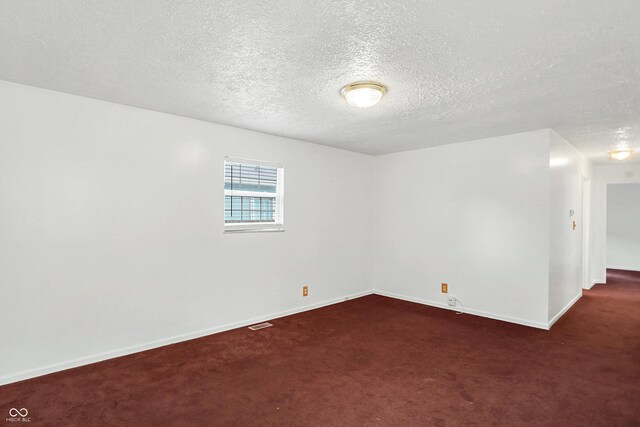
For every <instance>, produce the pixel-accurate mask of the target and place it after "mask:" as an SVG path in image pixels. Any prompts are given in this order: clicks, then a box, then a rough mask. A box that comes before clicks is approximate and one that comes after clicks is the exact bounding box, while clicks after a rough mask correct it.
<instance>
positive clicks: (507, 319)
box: [373, 289, 549, 329]
mask: <svg viewBox="0 0 640 427" xmlns="http://www.w3.org/2000/svg"><path fill="white" fill-rule="evenodd" d="M373 293H374V294H376V295H382V296H385V297H389V298H396V299H401V300H404V301H410V302H415V303H418V304H423V305H429V306H431V307H437V308H444V309H446V310H452V311H461V312H464V313H465V314H473V315H475V316H481V317H487V318H489V319H494V320H502V321H504V322H509V323H516V324H518V325H523V326H530V327H532V328H538V329H549V324H548V323H544V322H536V321H532V320H526V319H520V318H517V317H510V316H503V315H501V314H495V313H487V312H484V311H480V310H474V309H469V308H461V307H451V306H449V305H447V304H445V303H442V302H438V301H431V300H426V299H422V298H415V297H410V296H407V295H400V294H396V293H393V292H387V291H381V290H379V289H374V290H373Z"/></svg>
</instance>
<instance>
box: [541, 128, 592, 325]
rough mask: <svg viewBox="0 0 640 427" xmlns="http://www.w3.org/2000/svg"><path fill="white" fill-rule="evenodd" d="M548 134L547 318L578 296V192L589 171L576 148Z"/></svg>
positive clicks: (579, 239) (580, 283) (580, 230)
mask: <svg viewBox="0 0 640 427" xmlns="http://www.w3.org/2000/svg"><path fill="white" fill-rule="evenodd" d="M550 136H551V140H550V143H551V145H550V161H549V164H550V171H551V173H550V181H549V184H550V186H549V188H550V192H549V197H550V199H549V200H550V204H549V215H550V216H549V244H550V246H549V320H552V319H554V318H555V317H556V316H558V315H559V314H560V313H561V312H562V311H563V309H565V308H568V306H570V305H571V304H572V303H574V302H575V301H576V300H577V299H578V298H579V297H580V296H581V295H582V281H581V274H582V272H581V266H582V231H583V226H584V224H583V213H582V203H581V199H582V195H581V192H582V178H583V177H586V176H588V174H589V173H590V171H589V170H588V162H587V160H586V159H585V157H584V156H583V155H582V154H581V153H580V152H579V151H578V150H576V149H575V148H574V147H573V146H572V145H571V144H569V143H568V142H567V141H565V140H564V139H562V138H561V137H560V136H559V135H558V134H556V133H555V132H550ZM571 211H573V216H572V215H571ZM573 221H575V222H576V229H575V230H574V229H573Z"/></svg>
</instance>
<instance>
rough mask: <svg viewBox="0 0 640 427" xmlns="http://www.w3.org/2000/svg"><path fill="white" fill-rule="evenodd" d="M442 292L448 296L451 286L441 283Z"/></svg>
mask: <svg viewBox="0 0 640 427" xmlns="http://www.w3.org/2000/svg"><path fill="white" fill-rule="evenodd" d="M440 292H442V293H443V294H446V293H447V292H449V285H448V284H447V283H441V284H440Z"/></svg>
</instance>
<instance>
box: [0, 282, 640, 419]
mask: <svg viewBox="0 0 640 427" xmlns="http://www.w3.org/2000/svg"><path fill="white" fill-rule="evenodd" d="M608 282H609V284H607V285H606V286H605V285H596V286H595V287H594V288H593V289H592V290H590V291H585V293H584V297H583V298H582V299H581V300H580V301H578V303H577V304H576V305H575V306H574V307H573V308H572V309H571V310H570V311H569V312H568V313H567V314H566V315H565V316H564V317H563V318H562V319H560V320H559V321H558V323H556V325H555V326H554V327H553V328H552V330H551V331H549V332H547V331H542V330H536V329H532V328H527V327H524V326H517V325H513V324H509V323H504V322H499V321H494V320H489V319H484V318H480V317H474V316H469V315H456V314H455V313H453V312H451V311H446V310H441V309H437V308H430V307H426V306H422V305H418V304H412V303H409V302H403V301H397V300H393V299H389V298H384V297H380V296H368V297H364V298H360V299H357V300H353V301H349V302H346V303H343V304H337V305H334V306H331V307H327V308H322V309H318V310H314V311H310V312H306V313H302V314H298V315H295V316H290V317H286V318H283V319H278V320H275V321H273V323H274V325H275V326H274V327H272V328H268V329H263V330H260V331H256V332H252V331H249V330H248V329H246V328H243V329H238V330H234V331H230V332H226V333H221V334H217V335H213V336H209V337H206V338H201V339H197V340H193V341H189V342H185V343H181V344H176V345H172V346H168V347H163V348H160V349H156V350H152V351H146V352H143V353H138V354H135V355H131V356H127V357H121V358H118V359H113V360H109V361H106V362H102V363H97V364H93V365H89V366H85V367H81V368H77V369H73V370H68V371H64V372H60V373H56V374H52V375H48V376H45V377H40V378H36V379H33V380H29V381H23V382H20V383H16V384H11V385H8V386H4V387H0V410H1V411H2V412H3V413H4V416H2V417H1V418H0V422H2V421H4V418H5V417H6V416H7V411H8V410H9V408H12V407H17V408H22V407H25V408H28V410H29V416H31V417H32V418H31V420H32V421H31V425H53V426H75V425H77V426H174V425H175V426H217V425H225V426H267V425H290V426H304V425H314V426H338V425H340V426H376V425H380V426H412V425H420V426H444V425H447V426H458V425H477V426H521V425H531V426H640V273H628V272H622V271H615V270H612V271H610V275H609V279H608ZM5 351H6V350H5ZM6 425H11V424H9V423H7V424H6ZM13 425H20V424H17V423H16V424H13ZM21 425H24V424H21Z"/></svg>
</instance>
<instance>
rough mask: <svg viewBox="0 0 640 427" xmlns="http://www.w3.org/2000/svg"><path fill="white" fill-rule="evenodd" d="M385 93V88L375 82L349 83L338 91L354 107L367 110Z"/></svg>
mask: <svg viewBox="0 0 640 427" xmlns="http://www.w3.org/2000/svg"><path fill="white" fill-rule="evenodd" d="M385 93H387V88H386V87H384V86H383V85H381V84H380V83H376V82H356V83H350V84H348V85H346V86H345V87H343V88H342V89H341V90H340V94H341V95H342V96H344V99H346V101H347V102H348V103H349V105H352V106H354V107H358V108H368V107H372V106H374V105H376V104H377V103H378V102H380V100H381V99H382V96H383V95H384V94H385Z"/></svg>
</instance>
